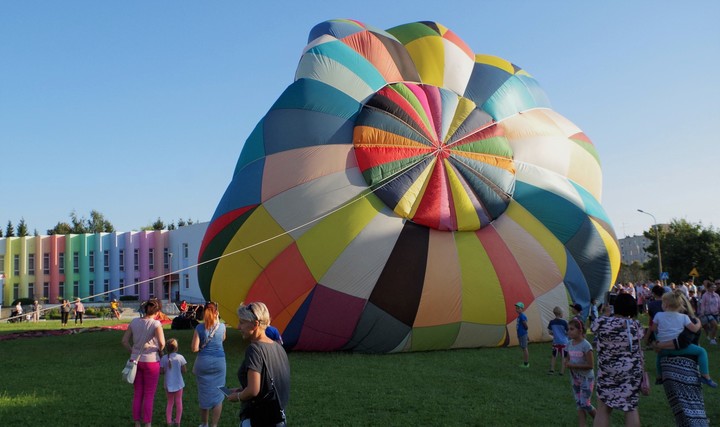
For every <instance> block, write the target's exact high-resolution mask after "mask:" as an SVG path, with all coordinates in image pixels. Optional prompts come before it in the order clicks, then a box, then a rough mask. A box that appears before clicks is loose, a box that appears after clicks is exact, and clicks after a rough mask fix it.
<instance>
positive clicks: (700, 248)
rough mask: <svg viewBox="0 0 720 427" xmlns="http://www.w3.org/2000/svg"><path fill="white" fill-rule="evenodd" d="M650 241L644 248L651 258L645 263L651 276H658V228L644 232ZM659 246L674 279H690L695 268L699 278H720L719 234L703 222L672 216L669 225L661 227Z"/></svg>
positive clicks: (663, 259) (666, 268)
mask: <svg viewBox="0 0 720 427" xmlns="http://www.w3.org/2000/svg"><path fill="white" fill-rule="evenodd" d="M644 235H645V237H647V238H648V239H649V240H650V242H651V243H650V245H649V246H648V247H647V248H646V249H645V251H646V252H647V253H649V254H652V257H651V258H650V260H649V261H648V262H646V263H645V266H644V268H645V270H646V271H648V272H650V276H651V277H656V276H657V271H658V257H657V242H656V238H655V229H654V228H652V229H650V231H646V232H645V233H644ZM660 249H661V250H662V261H663V270H664V271H667V272H668V274H669V275H670V280H671V281H683V280H689V279H690V275H689V274H690V271H691V270H692V269H693V268H696V269H697V271H698V273H700V277H699V278H698V279H700V281H702V280H704V279H710V280H714V278H716V277H720V233H718V232H717V231H716V230H714V229H713V228H712V227H710V228H704V227H703V226H702V223H700V224H692V223H689V222H688V221H686V220H684V219H673V220H672V222H671V223H670V225H669V226H667V227H661V228H660Z"/></svg>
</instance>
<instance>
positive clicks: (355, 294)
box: [198, 20, 620, 353]
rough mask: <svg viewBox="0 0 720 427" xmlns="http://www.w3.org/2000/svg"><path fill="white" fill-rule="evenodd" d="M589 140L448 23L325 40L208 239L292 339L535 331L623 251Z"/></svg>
mask: <svg viewBox="0 0 720 427" xmlns="http://www.w3.org/2000/svg"><path fill="white" fill-rule="evenodd" d="M601 187H602V173H601V167H600V162H599V157H598V154H597V151H596V149H595V147H594V145H593V143H592V142H591V141H590V139H589V138H588V137H587V136H586V135H585V134H584V133H583V132H582V131H581V130H580V129H579V128H578V127H577V126H575V125H574V124H573V123H572V122H570V121H569V120H568V119H566V118H565V117H563V116H561V115H560V114H558V113H557V112H555V111H553V110H552V108H551V106H550V103H549V101H548V98H547V96H546V95H545V93H544V92H543V90H542V89H541V88H540V86H539V84H538V83H537V81H536V80H535V79H534V78H533V77H532V76H531V75H530V74H529V73H527V72H526V71H525V70H523V69H521V68H520V67H518V66H516V65H514V64H512V63H510V62H508V61H506V60H504V59H501V58H498V57H494V56H490V55H483V54H476V53H474V52H473V51H472V50H471V48H470V47H469V46H468V45H467V44H465V42H463V40H462V39H460V37H458V35H456V34H455V33H453V32H452V31H451V30H449V29H448V28H446V27H444V26H443V25H441V24H439V23H435V22H416V23H411V24H405V25H400V26H397V27H394V28H391V29H388V30H380V29H377V28H374V27H371V26H369V25H365V24H363V23H361V22H358V21H353V20H330V21H326V22H323V23H321V24H318V25H317V26H316V27H315V28H313V29H312V30H311V31H310V35H309V40H308V45H307V47H306V48H305V49H304V51H303V54H302V56H301V58H300V61H299V64H298V68H297V71H296V73H295V80H294V82H292V83H291V84H290V85H289V86H288V87H287V89H286V90H285V91H284V92H283V93H282V94H281V95H280V97H279V98H278V100H277V101H276V102H275V104H274V105H273V106H272V107H271V108H270V110H269V111H268V112H267V114H265V116H264V117H263V118H262V120H261V121H260V123H258V125H257V126H256V128H255V129H254V130H253V132H252V133H251V134H250V136H249V137H248V139H247V141H246V142H245V145H244V147H243V150H242V153H241V154H240V158H239V159H238V162H237V165H236V168H235V171H234V174H233V178H232V181H231V183H230V185H229V186H228V188H227V190H226V192H225V194H224V196H223V197H222V199H221V201H220V203H219V205H218V207H217V209H216V211H215V214H214V216H213V219H212V221H211V223H210V225H209V227H208V229H207V232H206V234H205V237H204V239H203V243H202V247H201V249H200V255H199V262H200V263H201V265H200V267H199V269H198V275H199V280H200V285H201V289H202V292H203V294H204V295H205V296H206V297H207V298H208V300H213V301H219V302H220V306H221V315H222V316H223V318H225V319H226V321H228V322H230V323H231V324H233V322H235V321H236V320H237V317H236V314H235V311H234V309H235V308H236V307H237V306H238V305H239V304H240V303H242V302H252V301H263V302H265V303H266V304H267V305H268V307H269V309H270V312H271V315H272V323H273V325H275V326H276V327H278V328H279V329H280V330H281V332H282V334H283V339H284V341H285V344H286V346H287V347H288V348H291V349H294V350H305V351H338V350H350V351H357V352H370V353H392V352H407V351H422V350H435V349H449V348H468V347H470V348H472V347H492V346H503V345H513V344H515V343H516V337H515V334H514V330H513V328H514V324H515V320H516V319H517V313H516V311H515V303H516V302H519V301H522V302H523V303H524V304H525V307H526V313H527V315H528V317H529V319H530V322H529V323H530V325H531V329H530V338H531V340H536V341H539V340H547V339H548V338H549V336H548V335H547V332H546V325H547V322H548V321H549V320H550V319H551V318H552V317H553V315H552V310H553V308H554V307H555V306H560V307H562V308H565V307H567V302H568V297H569V298H570V299H572V301H573V302H577V303H580V304H581V305H582V306H583V307H588V306H589V304H590V301H591V299H593V298H601V297H602V296H603V295H604V292H605V291H607V290H608V288H609V287H610V285H611V284H612V283H613V282H614V280H615V278H616V276H617V273H618V270H619V266H620V254H619V248H618V244H617V239H616V237H615V234H614V231H613V227H612V224H611V223H610V220H609V218H608V216H607V214H606V213H605V211H604V210H603V208H602V205H601V204H600V199H601Z"/></svg>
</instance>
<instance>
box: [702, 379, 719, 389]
mask: <svg viewBox="0 0 720 427" xmlns="http://www.w3.org/2000/svg"><path fill="white" fill-rule="evenodd" d="M700 382H701V383H703V384H705V385H707V386H708V387H710V388H717V386H718V385H717V383H716V382H715V381H713V380H711V379H710V378H705V377H700Z"/></svg>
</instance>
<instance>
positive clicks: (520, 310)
mask: <svg viewBox="0 0 720 427" xmlns="http://www.w3.org/2000/svg"><path fill="white" fill-rule="evenodd" d="M524 311H525V304H524V303H522V302H516V303H515V312H517V314H518V318H517V321H516V325H517V329H516V330H517V337H518V345H519V346H520V350H521V351H522V360H523V363H522V365H520V367H521V368H529V367H530V353H529V352H528V318H527V316H525V313H524Z"/></svg>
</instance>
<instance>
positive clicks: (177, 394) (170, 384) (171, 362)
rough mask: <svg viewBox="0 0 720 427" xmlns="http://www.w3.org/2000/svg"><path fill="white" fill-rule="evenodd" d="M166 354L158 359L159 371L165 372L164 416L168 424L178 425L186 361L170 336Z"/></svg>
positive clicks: (180, 416)
mask: <svg viewBox="0 0 720 427" xmlns="http://www.w3.org/2000/svg"><path fill="white" fill-rule="evenodd" d="M167 351H168V354H166V355H165V356H163V357H162V359H161V360H160V372H161V373H163V374H165V394H166V395H167V406H166V407H165V418H166V421H167V423H168V425H169V426H175V425H177V426H179V425H180V420H181V419H182V411H183V403H182V395H183V388H184V387H185V381H184V380H183V374H184V373H185V372H186V371H187V367H186V365H187V362H186V361H185V358H184V357H183V356H182V355H181V354H179V353H178V352H177V351H178V342H177V340H176V339H175V338H171V339H169V340H168V342H167ZM173 406H174V407H175V422H174V423H173V421H172V413H173Z"/></svg>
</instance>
